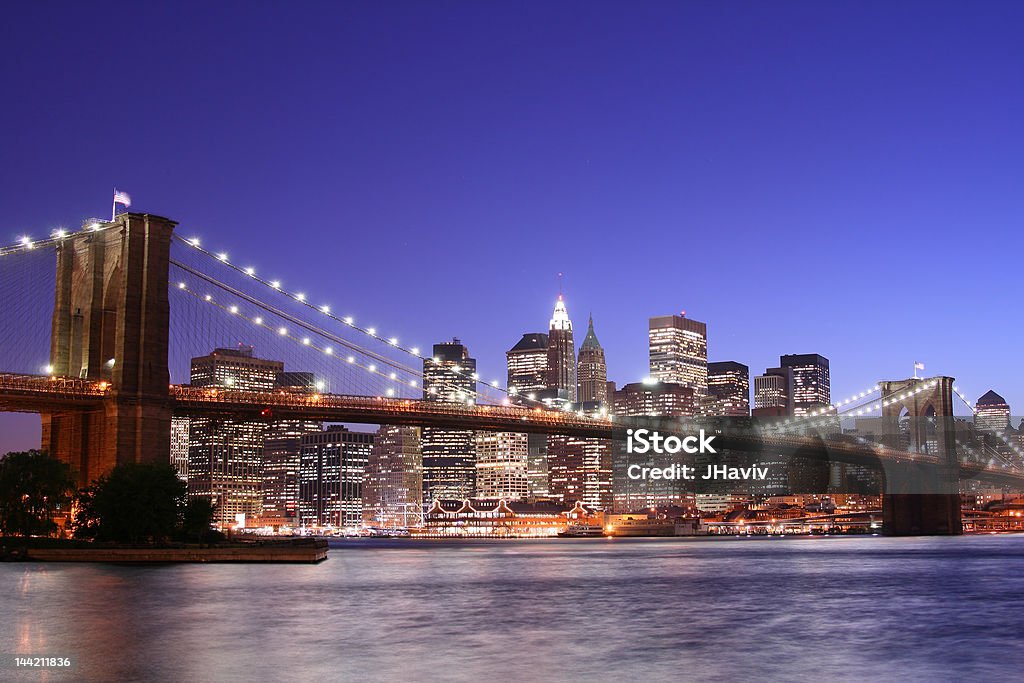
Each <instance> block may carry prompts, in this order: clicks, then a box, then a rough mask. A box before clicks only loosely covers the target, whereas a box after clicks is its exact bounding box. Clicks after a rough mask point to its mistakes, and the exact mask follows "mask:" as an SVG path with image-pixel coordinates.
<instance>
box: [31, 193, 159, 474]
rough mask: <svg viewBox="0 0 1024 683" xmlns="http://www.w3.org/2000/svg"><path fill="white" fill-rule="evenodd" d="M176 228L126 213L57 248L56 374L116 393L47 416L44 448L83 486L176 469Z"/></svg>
mask: <svg viewBox="0 0 1024 683" xmlns="http://www.w3.org/2000/svg"><path fill="white" fill-rule="evenodd" d="M175 225H176V224H175V223H174V222H173V221H170V220H168V219H166V218H161V217H160V216H153V215H150V214H138V213H125V214H121V215H120V216H118V217H117V218H116V219H115V221H114V222H113V225H112V226H110V227H105V228H104V229H102V230H98V231H96V232H94V233H89V234H85V235H81V236H78V237H75V238H73V239H68V240H66V241H64V242H63V243H62V244H60V245H59V246H58V248H57V287H56V297H55V301H54V307H53V322H52V335H51V342H50V364H51V365H52V366H53V373H54V374H56V375H63V376H68V377H81V378H87V379H94V380H100V381H105V382H109V383H110V386H111V390H110V394H109V399H108V400H107V401H106V402H105V404H104V405H103V407H102V408H98V409H96V410H93V411H89V412H68V413H63V412H60V413H57V412H53V413H44V414H43V416H42V423H43V448H44V449H45V450H47V451H49V452H50V454H52V455H54V456H55V457H57V458H59V459H60V460H62V461H64V462H66V463H68V464H70V465H71V466H72V468H74V469H75V471H76V472H77V473H78V477H79V480H80V481H81V482H82V483H83V484H84V483H88V482H90V481H93V480H95V479H96V478H97V477H99V476H101V475H103V474H104V473H106V472H108V471H110V469H111V468H113V467H114V465H116V464H118V463H124V462H153V463H166V462H168V461H169V448H170V424H171V413H170V407H169V404H168V383H169V376H168V370H167V342H168V325H169V310H168V297H167V287H168V269H169V266H170V249H171V235H172V233H173V231H174V226H175Z"/></svg>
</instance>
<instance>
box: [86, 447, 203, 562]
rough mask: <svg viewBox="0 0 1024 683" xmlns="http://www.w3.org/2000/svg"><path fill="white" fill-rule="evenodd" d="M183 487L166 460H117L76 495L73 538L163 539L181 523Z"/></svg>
mask: <svg viewBox="0 0 1024 683" xmlns="http://www.w3.org/2000/svg"><path fill="white" fill-rule="evenodd" d="M187 492H188V490H187V487H186V486H185V482H183V481H181V479H179V478H178V475H177V474H176V473H175V471H174V468H173V467H171V465H169V464H168V465H144V464H137V463H123V464H121V465H118V466H116V467H115V468H114V469H113V470H111V471H110V473H109V474H107V475H104V476H103V477H100V478H99V479H98V480H97V481H96V482H95V483H94V484H93V485H92V486H90V487H89V488H87V489H85V490H83V491H82V492H81V493H80V494H79V497H78V513H77V515H76V516H75V523H74V526H75V532H74V533H75V537H76V538H93V539H95V540H97V541H114V542H118V543H132V544H137V543H146V542H153V543H157V542H161V541H163V540H166V539H167V538H170V537H171V536H173V535H174V534H175V532H176V531H177V530H178V528H179V527H180V525H181V521H182V517H183V515H184V513H185V511H186V510H187V507H188V502H187V497H186V494H187ZM207 524H209V521H207Z"/></svg>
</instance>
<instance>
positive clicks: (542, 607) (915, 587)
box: [0, 536, 1024, 682]
mask: <svg viewBox="0 0 1024 683" xmlns="http://www.w3.org/2000/svg"><path fill="white" fill-rule="evenodd" d="M0 579H2V581H3V587H4V588H3V592H2V593H0V610H2V612H0V613H2V615H3V617H2V621H0V643H2V644H3V645H0V652H3V653H5V654H4V657H5V660H8V661H4V662H3V667H4V668H2V669H0V679H2V680H10V679H11V678H12V676H11V674H13V679H14V680H102V681H115V680H146V681H162V680H171V681H247V680H275V681H293V680H294V681H306V680H342V681H366V680H369V681H376V680H406V681H418V680H473V681H477V682H480V681H488V680H494V679H501V680H503V681H533V680H545V679H546V680H570V681H571V680H618V681H622V680H707V679H712V678H716V679H719V680H751V679H754V678H766V679H768V680H782V679H790V680H809V679H815V680H861V679H865V678H874V679H880V680H891V679H894V678H897V677H899V678H903V679H906V680H961V679H963V678H964V677H966V676H976V677H980V679H979V680H992V679H994V678H997V677H1000V678H1005V679H1006V680H1013V679H1019V677H1020V676H1021V672H1022V670H1024V648H1022V643H1024V638H1022V636H1024V536H998V537H996V536H984V537H980V536H976V537H963V538H932V539H886V538H814V539H779V538H775V539H757V540H746V539H744V540H714V541H709V540H693V539H680V540H675V539H664V540H623V539H617V540H613V541H610V540H600V539H597V540H591V539H580V540H552V541H511V542H493V543H488V542H475V543H445V542H410V541H393V540H390V541H379V540H359V541H348V542H339V543H336V544H334V547H333V548H332V551H331V557H330V559H329V560H328V561H327V562H325V563H323V564H320V565H316V566H274V565H205V566H203V565H169V566H161V567H118V566H102V565H36V564H20V563H18V564H13V563H9V564H0ZM11 653H23V654H35V655H56V656H70V657H72V659H73V660H74V667H73V668H72V669H71V670H69V671H65V672H59V671H49V672H26V671H16V670H13V669H11V668H9V667H10V662H9V660H10V654H11Z"/></svg>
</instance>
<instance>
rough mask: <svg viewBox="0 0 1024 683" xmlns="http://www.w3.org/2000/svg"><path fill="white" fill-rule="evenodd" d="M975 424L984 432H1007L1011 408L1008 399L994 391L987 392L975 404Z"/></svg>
mask: <svg viewBox="0 0 1024 683" xmlns="http://www.w3.org/2000/svg"><path fill="white" fill-rule="evenodd" d="M974 424H975V426H976V427H977V428H978V429H982V430H984V431H988V432H997V433H998V432H1005V431H1006V430H1007V429H1008V428H1009V426H1010V406H1009V405H1008V404H1007V403H1006V399H1005V398H1003V397H1002V396H1000V395H999V394H997V393H996V392H994V391H991V390H989V391H987V392H985V395H984V396H982V397H981V398H979V399H978V402H977V403H976V404H975V410H974Z"/></svg>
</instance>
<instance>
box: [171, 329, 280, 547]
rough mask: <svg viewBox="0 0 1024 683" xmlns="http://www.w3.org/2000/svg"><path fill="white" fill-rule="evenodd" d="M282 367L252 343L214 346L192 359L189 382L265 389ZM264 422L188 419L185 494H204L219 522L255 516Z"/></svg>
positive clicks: (259, 499) (260, 482)
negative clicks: (257, 351)
mask: <svg viewBox="0 0 1024 683" xmlns="http://www.w3.org/2000/svg"><path fill="white" fill-rule="evenodd" d="M283 371H284V363H282V362H280V361H273V360H266V359H263V358H258V357H256V356H255V355H254V353H253V348H252V347H251V346H239V347H238V348H235V349H230V348H221V349H215V350H214V351H213V352H212V353H210V354H209V355H207V356H202V357H198V358H193V359H192V370H191V382H192V386H199V387H224V388H232V389H246V390H256V391H267V390H271V389H273V388H274V387H275V385H276V381H277V376H278V375H279V374H280V373H282V372H283ZM266 430H267V425H266V424H265V423H263V422H247V421H244V420H235V419H231V418H221V417H194V418H191V419H190V421H189V458H188V478H189V480H188V485H189V495H191V496H206V497H208V498H210V499H211V501H212V502H213V503H214V505H215V506H216V508H215V515H214V521H215V523H216V524H217V525H219V526H221V527H226V526H230V525H232V524H234V523H235V521H236V519H237V516H238V515H245V518H246V519H251V518H255V517H259V516H260V514H261V512H262V507H263V494H262V485H263V469H262V464H263V438H264V435H265V433H266Z"/></svg>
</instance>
